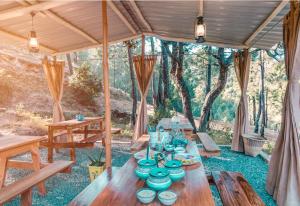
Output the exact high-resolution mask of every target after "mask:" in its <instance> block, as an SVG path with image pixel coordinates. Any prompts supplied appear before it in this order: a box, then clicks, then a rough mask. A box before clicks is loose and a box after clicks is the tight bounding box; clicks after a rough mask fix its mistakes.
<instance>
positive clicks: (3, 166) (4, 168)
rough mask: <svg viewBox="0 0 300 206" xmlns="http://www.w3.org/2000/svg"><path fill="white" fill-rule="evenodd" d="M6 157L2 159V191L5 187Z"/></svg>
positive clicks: (0, 166)
mask: <svg viewBox="0 0 300 206" xmlns="http://www.w3.org/2000/svg"><path fill="white" fill-rule="evenodd" d="M6 166H7V159H6V157H0V189H1V188H2V187H3V186H4V182H5V176H6Z"/></svg>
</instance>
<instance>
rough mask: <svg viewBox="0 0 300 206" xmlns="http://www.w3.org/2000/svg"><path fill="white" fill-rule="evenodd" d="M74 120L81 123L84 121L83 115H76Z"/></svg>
mask: <svg viewBox="0 0 300 206" xmlns="http://www.w3.org/2000/svg"><path fill="white" fill-rule="evenodd" d="M76 120H77V121H83V120H84V115H83V114H76Z"/></svg>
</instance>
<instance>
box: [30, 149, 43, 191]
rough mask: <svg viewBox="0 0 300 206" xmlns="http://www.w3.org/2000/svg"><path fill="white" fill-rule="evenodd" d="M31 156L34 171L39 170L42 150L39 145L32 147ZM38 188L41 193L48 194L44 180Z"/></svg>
mask: <svg viewBox="0 0 300 206" xmlns="http://www.w3.org/2000/svg"><path fill="white" fill-rule="evenodd" d="M31 157H32V162H33V169H34V171H39V170H40V168H41V157H40V150H39V148H38V145H37V146H36V147H34V148H32V149H31ZM38 188H39V192H40V194H41V195H45V194H46V187H45V184H44V182H41V183H39V184H38Z"/></svg>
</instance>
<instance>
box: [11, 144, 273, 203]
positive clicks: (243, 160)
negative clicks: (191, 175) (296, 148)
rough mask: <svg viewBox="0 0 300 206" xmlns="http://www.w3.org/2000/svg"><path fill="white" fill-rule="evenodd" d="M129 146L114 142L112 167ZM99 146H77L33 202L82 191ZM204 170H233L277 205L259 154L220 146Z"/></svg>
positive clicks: (15, 174) (19, 173)
mask: <svg viewBox="0 0 300 206" xmlns="http://www.w3.org/2000/svg"><path fill="white" fill-rule="evenodd" d="M126 148H129V146H125V145H119V144H114V145H113V148H112V155H113V163H112V164H113V166H117V167H120V166H122V165H123V164H124V163H125V162H126V161H127V160H128V159H129V158H130V153H129V150H128V149H126ZM98 152H99V148H94V149H77V150H76V155H77V163H76V164H75V165H74V166H73V168H72V173H71V174H57V175H55V176H54V177H51V178H49V179H48V180H47V181H46V187H47V191H48V192H47V195H46V196H45V197H41V196H39V195H38V192H37V190H36V189H34V192H33V205H39V206H40V205H42V206H63V205H67V204H68V203H69V202H70V201H71V200H72V199H73V198H74V197H75V196H76V195H77V194H78V193H79V192H81V191H82V190H83V189H84V188H85V187H86V186H87V185H88V184H89V183H90V181H89V176H88V175H89V174H88V168H87V165H88V164H89V160H88V158H87V155H88V154H89V155H92V156H95V155H97V154H98ZM41 155H42V159H43V160H44V161H46V155H47V151H46V150H45V149H42V150H41ZM29 158H30V155H23V156H21V157H18V159H22V160H25V159H29ZM55 159H68V152H61V153H57V154H55ZM202 160H203V163H204V165H205V170H206V172H209V171H220V170H226V171H235V172H241V173H242V174H243V175H244V177H245V178H246V179H247V180H248V181H249V183H250V184H251V186H252V187H253V188H254V189H255V191H256V192H257V193H258V194H259V196H260V197H261V198H262V200H263V201H264V202H265V204H266V205H267V206H274V205H276V204H275V202H274V201H273V199H272V197H271V196H270V195H268V194H267V192H266V191H265V181H266V176H267V172H268V166H267V164H266V163H265V161H264V160H263V159H262V158H260V157H256V158H253V157H250V156H245V155H242V154H240V153H236V152H232V151H231V150H230V149H229V148H227V147H222V153H221V156H220V157H213V158H209V159H204V158H203V159H202ZM28 173H29V172H28V171H25V170H15V169H9V171H8V174H7V175H8V176H7V182H6V183H10V182H13V181H15V180H16V179H19V178H20V177H23V176H24V175H26V174H28ZM211 189H212V193H213V196H214V199H215V202H216V205H217V206H221V205H222V203H221V200H220V197H219V194H218V191H217V189H216V187H215V186H211ZM16 205H19V198H16V199H14V200H13V201H11V202H10V203H8V204H5V206H16Z"/></svg>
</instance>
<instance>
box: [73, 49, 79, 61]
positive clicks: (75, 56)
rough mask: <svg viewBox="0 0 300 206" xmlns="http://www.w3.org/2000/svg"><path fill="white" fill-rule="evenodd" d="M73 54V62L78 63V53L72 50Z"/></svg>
mask: <svg viewBox="0 0 300 206" xmlns="http://www.w3.org/2000/svg"><path fill="white" fill-rule="evenodd" d="M73 56H74V59H73V60H74V63H75V64H78V54H77V52H74V53H73Z"/></svg>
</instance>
